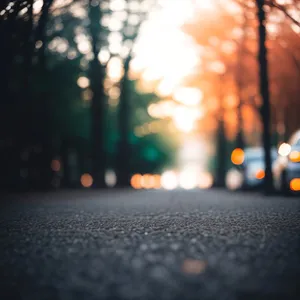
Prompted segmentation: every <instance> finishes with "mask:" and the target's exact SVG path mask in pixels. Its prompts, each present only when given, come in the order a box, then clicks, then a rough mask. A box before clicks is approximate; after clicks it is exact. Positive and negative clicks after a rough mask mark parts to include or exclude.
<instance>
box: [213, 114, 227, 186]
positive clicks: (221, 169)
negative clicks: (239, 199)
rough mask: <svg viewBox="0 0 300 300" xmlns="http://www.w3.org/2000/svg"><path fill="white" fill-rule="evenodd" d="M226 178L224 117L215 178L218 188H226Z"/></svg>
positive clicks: (219, 133) (219, 132)
mask: <svg viewBox="0 0 300 300" xmlns="http://www.w3.org/2000/svg"><path fill="white" fill-rule="evenodd" d="M225 177H226V139H225V128H224V120H223V115H222V116H221V119H220V120H219V127H218V132H217V170H216V178H215V186H216V187H222V188H223V187H225Z"/></svg>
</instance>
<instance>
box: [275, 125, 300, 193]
mask: <svg viewBox="0 0 300 300" xmlns="http://www.w3.org/2000/svg"><path fill="white" fill-rule="evenodd" d="M278 153H279V156H278V158H277V160H276V162H275V164H274V168H273V173H274V183H275V188H276V189H277V190H278V191H281V192H283V193H289V192H291V191H293V192H299V191H300V130H298V131H296V132H295V133H294V134H293V135H292V136H291V138H290V139H289V141H288V143H284V144H282V145H281V146H280V147H279V149H278Z"/></svg>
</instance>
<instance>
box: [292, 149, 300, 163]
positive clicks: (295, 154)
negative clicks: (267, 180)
mask: <svg viewBox="0 0 300 300" xmlns="http://www.w3.org/2000/svg"><path fill="white" fill-rule="evenodd" d="M289 159H290V160H291V161H292V162H294V163H297V162H300V152H299V151H292V152H291V153H290V155H289Z"/></svg>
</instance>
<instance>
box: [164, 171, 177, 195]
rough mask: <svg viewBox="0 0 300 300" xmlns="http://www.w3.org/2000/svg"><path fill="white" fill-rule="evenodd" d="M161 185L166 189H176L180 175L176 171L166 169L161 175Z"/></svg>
mask: <svg viewBox="0 0 300 300" xmlns="http://www.w3.org/2000/svg"><path fill="white" fill-rule="evenodd" d="M161 186H162V187H163V188H164V189H166V190H174V189H176V188H177V187H178V176H177V174H176V172H174V171H166V172H164V173H163V174H162V176H161Z"/></svg>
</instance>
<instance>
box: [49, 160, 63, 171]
mask: <svg viewBox="0 0 300 300" xmlns="http://www.w3.org/2000/svg"><path fill="white" fill-rule="evenodd" d="M60 167H61V165H60V161H59V160H58V159H53V160H52V161H51V170H52V171H53V172H59V171H60Z"/></svg>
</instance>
